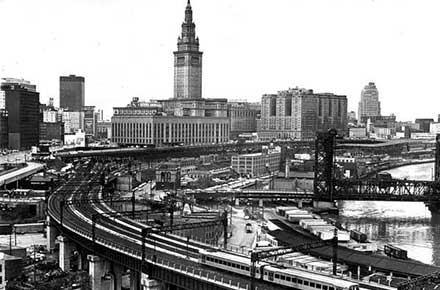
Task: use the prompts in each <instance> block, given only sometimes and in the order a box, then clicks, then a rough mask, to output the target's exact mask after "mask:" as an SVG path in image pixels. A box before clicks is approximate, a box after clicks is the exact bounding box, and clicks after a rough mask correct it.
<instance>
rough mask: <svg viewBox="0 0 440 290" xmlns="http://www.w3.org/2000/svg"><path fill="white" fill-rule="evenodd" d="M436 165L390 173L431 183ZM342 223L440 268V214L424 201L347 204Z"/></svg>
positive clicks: (401, 168) (343, 203)
mask: <svg viewBox="0 0 440 290" xmlns="http://www.w3.org/2000/svg"><path fill="white" fill-rule="evenodd" d="M433 168H434V164H433V163H427V164H419V165H409V166H404V167H399V168H396V169H392V170H387V172H389V173H391V175H392V176H393V177H395V178H402V179H403V178H407V179H416V180H431V179H432V172H433ZM339 207H340V214H339V218H338V219H339V221H340V222H341V223H342V224H343V225H344V226H345V227H346V228H347V229H350V230H351V229H356V230H359V231H361V232H364V233H366V234H367V235H368V238H369V239H370V240H372V241H377V242H378V246H379V248H382V246H383V244H384V243H391V244H394V245H396V246H398V247H400V248H403V249H405V250H407V251H408V256H409V257H410V258H412V259H416V260H419V261H421V262H424V263H428V264H434V265H437V266H440V212H437V213H435V212H432V213H431V212H430V211H429V209H428V208H427V207H426V206H425V204H424V203H423V202H392V201H389V202H386V201H385V202H384V201H343V202H340V203H339Z"/></svg>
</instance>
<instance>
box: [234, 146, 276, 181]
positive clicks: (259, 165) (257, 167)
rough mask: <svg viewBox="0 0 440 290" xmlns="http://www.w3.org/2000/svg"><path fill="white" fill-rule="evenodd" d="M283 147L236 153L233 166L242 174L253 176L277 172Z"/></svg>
mask: <svg viewBox="0 0 440 290" xmlns="http://www.w3.org/2000/svg"><path fill="white" fill-rule="evenodd" d="M280 162H281V149H280V148H279V147H277V148H274V149H267V148H266V149H264V150H263V152H261V153H251V154H241V155H235V156H232V158H231V168H232V169H233V170H235V171H236V172H237V173H239V174H240V175H248V176H251V177H256V176H262V175H268V174H275V173H277V172H278V171H279V169H280Z"/></svg>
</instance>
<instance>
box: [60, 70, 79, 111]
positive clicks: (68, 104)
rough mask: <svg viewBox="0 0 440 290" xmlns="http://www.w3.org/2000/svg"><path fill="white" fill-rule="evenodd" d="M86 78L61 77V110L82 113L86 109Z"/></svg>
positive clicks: (74, 76)
mask: <svg viewBox="0 0 440 290" xmlns="http://www.w3.org/2000/svg"><path fill="white" fill-rule="evenodd" d="M84 101H85V96H84V77H80V76H76V75H69V76H61V77H60V108H63V109H69V110H70V111H81V110H82V108H83V107H84Z"/></svg>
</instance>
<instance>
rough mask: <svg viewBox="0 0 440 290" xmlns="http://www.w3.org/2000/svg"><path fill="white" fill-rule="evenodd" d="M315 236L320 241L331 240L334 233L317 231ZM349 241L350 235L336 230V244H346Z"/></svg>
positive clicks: (332, 231) (331, 231)
mask: <svg viewBox="0 0 440 290" xmlns="http://www.w3.org/2000/svg"><path fill="white" fill-rule="evenodd" d="M316 233H317V234H316V236H317V237H319V238H320V239H321V240H325V241H326V240H331V239H333V237H334V236H335V231H334V229H333V230H318V231H317V232H316ZM349 240H350V234H349V233H348V232H347V231H340V230H338V242H348V241H349Z"/></svg>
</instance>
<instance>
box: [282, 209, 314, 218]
mask: <svg viewBox="0 0 440 290" xmlns="http://www.w3.org/2000/svg"><path fill="white" fill-rule="evenodd" d="M291 214H310V212H308V211H306V210H303V209H291V210H286V211H285V212H284V217H286V218H287V216H288V215H291Z"/></svg>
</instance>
